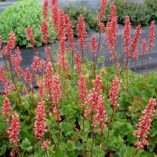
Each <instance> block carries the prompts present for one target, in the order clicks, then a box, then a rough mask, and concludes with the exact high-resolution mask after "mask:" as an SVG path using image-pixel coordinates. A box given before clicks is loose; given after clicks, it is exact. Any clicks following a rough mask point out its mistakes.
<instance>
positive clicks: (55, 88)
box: [51, 75, 62, 104]
mask: <svg viewBox="0 0 157 157" xmlns="http://www.w3.org/2000/svg"><path fill="white" fill-rule="evenodd" d="M51 88H52V99H53V102H54V103H55V104H59V101H60V99H61V96H62V90H61V82H60V78H59V75H55V76H52V84H51Z"/></svg>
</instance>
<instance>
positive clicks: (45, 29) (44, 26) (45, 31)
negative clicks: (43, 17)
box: [40, 21, 49, 44]
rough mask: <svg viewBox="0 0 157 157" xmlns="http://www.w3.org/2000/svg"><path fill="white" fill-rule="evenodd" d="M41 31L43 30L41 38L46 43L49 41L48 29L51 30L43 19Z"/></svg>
mask: <svg viewBox="0 0 157 157" xmlns="http://www.w3.org/2000/svg"><path fill="white" fill-rule="evenodd" d="M40 31H41V40H42V42H43V43H44V44H47V43H48V31H49V26H48V24H47V23H46V21H43V22H42V23H41V26H40Z"/></svg>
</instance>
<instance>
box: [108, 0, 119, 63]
mask: <svg viewBox="0 0 157 157" xmlns="http://www.w3.org/2000/svg"><path fill="white" fill-rule="evenodd" d="M117 36H118V24H117V13H116V6H115V4H114V3H113V2H112V3H111V13H110V21H109V22H108V23H107V26H106V42H107V43H108V47H109V49H110V51H111V56H110V60H111V61H114V57H115V56H114V51H115V48H116V44H117Z"/></svg>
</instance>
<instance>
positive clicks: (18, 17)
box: [0, 0, 56, 47]
mask: <svg viewBox="0 0 157 157" xmlns="http://www.w3.org/2000/svg"><path fill="white" fill-rule="evenodd" d="M41 11H42V6H41V4H40V3H39V2H38V0H22V1H18V2H16V3H15V4H14V5H12V6H10V7H8V8H6V9H5V10H4V11H3V12H2V13H1V14H0V36H1V37H2V39H3V43H6V42H7V40H8V36H9V34H10V32H15V34H16V43H17V44H18V45H19V46H28V47H29V46H30V42H29V41H28V40H27V37H26V33H25V32H26V31H25V30H26V27H27V26H30V27H31V29H32V30H33V32H34V37H35V40H36V45H35V46H37V47H38V46H41V45H42V41H41V32H40V25H41V22H42V17H41V14H42V12H41ZM50 23H52V22H50ZM49 26H50V29H49V42H52V41H53V40H55V39H56V35H55V32H54V29H53V26H52V25H51V24H50V25H49Z"/></svg>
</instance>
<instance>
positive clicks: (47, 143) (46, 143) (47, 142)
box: [41, 140, 50, 150]
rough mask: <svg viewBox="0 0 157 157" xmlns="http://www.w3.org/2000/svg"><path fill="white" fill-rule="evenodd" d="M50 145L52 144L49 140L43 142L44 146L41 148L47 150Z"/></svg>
mask: <svg viewBox="0 0 157 157" xmlns="http://www.w3.org/2000/svg"><path fill="white" fill-rule="evenodd" d="M49 144H50V141H48V140H46V141H43V142H42V144H41V148H42V149H44V150H46V149H47V148H48V145H49Z"/></svg>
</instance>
